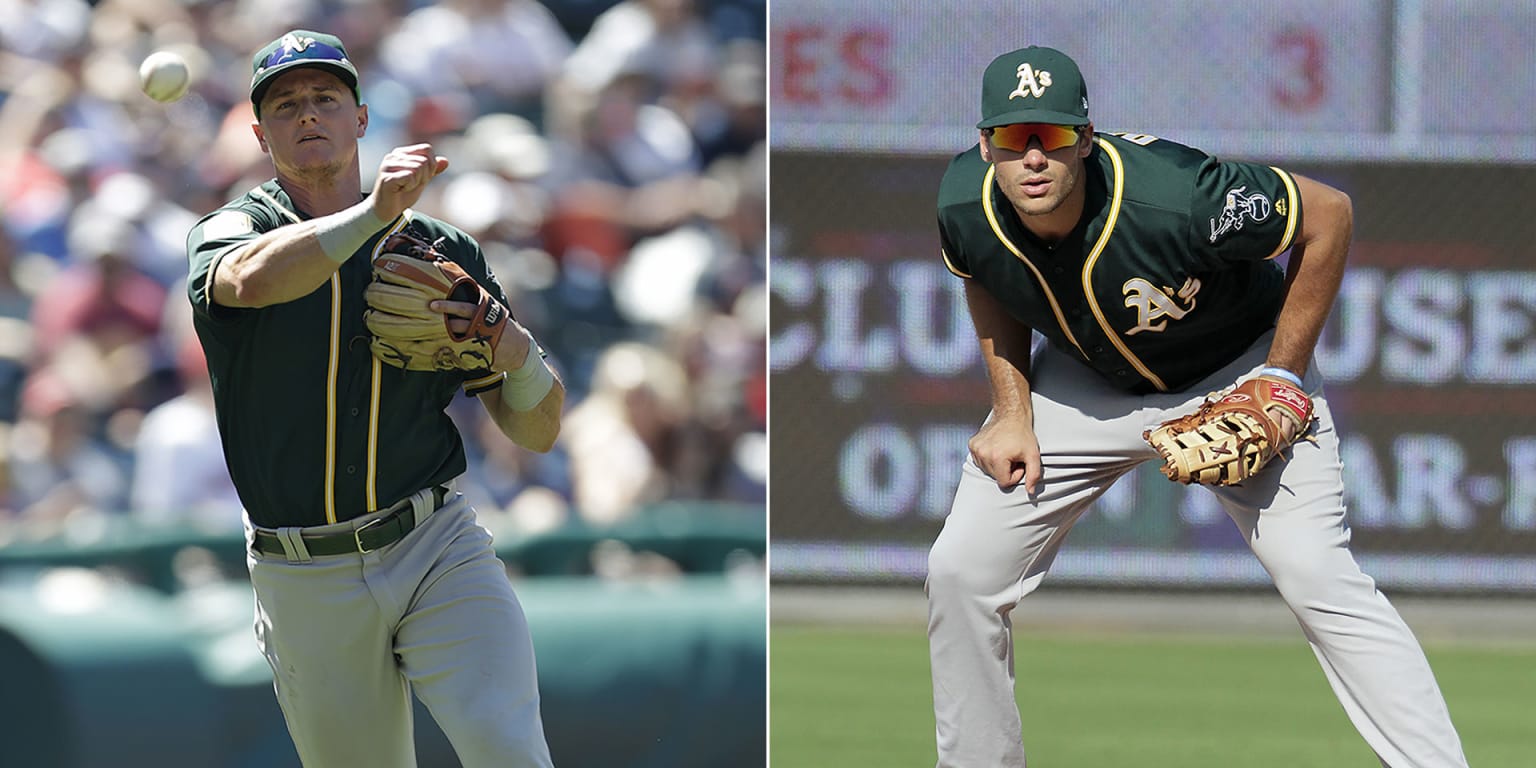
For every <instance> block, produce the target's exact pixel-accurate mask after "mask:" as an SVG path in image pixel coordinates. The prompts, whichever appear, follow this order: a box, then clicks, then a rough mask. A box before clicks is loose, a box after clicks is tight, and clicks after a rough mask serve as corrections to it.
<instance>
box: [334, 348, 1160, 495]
mask: <svg viewBox="0 0 1536 768" xmlns="http://www.w3.org/2000/svg"><path fill="white" fill-rule="evenodd" d="M1115 375H1116V376H1129V375H1131V372H1130V371H1115ZM348 471H350V470H348Z"/></svg>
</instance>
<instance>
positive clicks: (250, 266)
mask: <svg viewBox="0 0 1536 768" xmlns="http://www.w3.org/2000/svg"><path fill="white" fill-rule="evenodd" d="M388 224H389V222H387V221H384V220H382V219H380V218H379V217H378V216H377V215H375V214H374V212H373V208H372V206H371V204H370V203H369V202H367V201H365V202H362V203H359V204H358V205H356V206H353V207H351V208H348V209H346V210H343V211H340V212H338V213H334V214H331V215H329V216H322V217H320V218H317V219H311V220H309V221H303V222H298V223H295V224H290V225H288V226H285V227H280V228H278V229H274V230H272V231H270V232H267V233H265V234H263V235H262V236H261V237H258V238H256V239H255V240H253V241H251V243H250V244H248V245H246V246H245V247H243V248H241V249H239V250H237V251H235V252H234V253H231V254H230V255H229V256H227V257H226V258H225V259H224V260H223V261H221V262H220V263H219V266H218V270H217V272H216V273H215V275H214V284H213V290H214V294H213V297H214V301H216V302H218V303H219V304H221V305H223V306H227V307H265V306H271V305H273V304H282V303H284V302H288V301H292V300H294V299H297V298H299V297H301V296H307V295H308V294H309V293H310V292H312V291H314V290H315V289H316V288H319V287H320V286H321V285H322V284H324V283H325V281H327V280H329V279H330V278H331V275H333V274H335V272H336V269H337V267H339V266H341V264H342V263H344V262H345V261H346V260H347V259H348V258H351V257H352V256H353V255H354V254H355V253H356V252H357V250H358V249H360V248H362V246H363V245H364V243H366V242H367V240H368V238H369V237H372V236H373V235H374V234H376V233H377V232H378V231H379V230H382V229H384V228H385V227H386V226H388Z"/></svg>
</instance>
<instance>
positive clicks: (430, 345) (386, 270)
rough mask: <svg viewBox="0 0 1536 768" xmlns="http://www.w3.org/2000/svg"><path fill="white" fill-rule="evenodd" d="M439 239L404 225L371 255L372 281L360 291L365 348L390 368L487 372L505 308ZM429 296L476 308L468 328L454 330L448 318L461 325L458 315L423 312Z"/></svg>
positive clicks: (503, 323)
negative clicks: (368, 337) (366, 335)
mask: <svg viewBox="0 0 1536 768" xmlns="http://www.w3.org/2000/svg"><path fill="white" fill-rule="evenodd" d="M441 242H442V241H441V240H439V241H438V243H441ZM438 243H429V242H427V241H425V240H423V239H421V238H419V237H417V236H415V235H413V234H410V233H408V232H405V231H403V230H402V231H401V232H398V233H396V234H394V235H392V236H391V237H390V238H389V239H388V240H387V241H385V243H384V248H383V252H382V253H380V254H379V256H378V258H376V259H374V260H373V282H372V283H370V284H369V285H368V287H367V289H365V290H364V292H363V298H364V299H365V300H366V301H367V302H368V310H367V311H366V312H364V313H363V322H365V323H366V324H367V325H368V331H369V332H370V333H372V334H373V340H372V341H370V342H369V345H368V346H369V348H370V349H371V350H372V351H373V354H374V356H375V357H377V358H378V359H379V360H381V361H383V362H385V363H388V364H389V365H393V366H395V367H396V368H404V369H406V370H410V371H448V370H462V371H473V372H488V371H489V370H490V368H491V362H492V360H493V359H494V357H495V353H496V342H497V341H499V340H500V339H501V333H502V331H503V330H505V329H506V327H507V318H508V317H509V314H508V312H507V308H506V307H505V306H503V305H502V304H501V302H499V301H497V300H496V299H495V297H493V296H491V294H490V293H489V292H487V291H486V290H485V289H484V288H482V287H480V284H479V283H476V282H475V279H474V278H472V277H470V276H469V274H468V273H466V272H465V271H464V269H463V268H462V267H460V266H459V265H458V264H455V263H454V262H453V261H451V260H450V259H448V257H446V256H444V255H443V254H442V252H441V251H439V250H438V249H437V245H438ZM435 299H448V300H451V301H463V302H468V303H470V304H474V305H476V310H475V315H474V317H473V318H470V319H469V321H468V322H469V327H468V328H467V329H465V330H464V331H462V332H456V331H454V330H453V328H452V327H451V326H449V324H448V321H449V319H455V320H458V321H460V322H461V323H462V322H464V320H463V318H458V317H455V316H453V315H446V314H444V313H442V312H434V311H433V310H431V309H429V308H428V307H427V304H428V302H431V301H433V300H435Z"/></svg>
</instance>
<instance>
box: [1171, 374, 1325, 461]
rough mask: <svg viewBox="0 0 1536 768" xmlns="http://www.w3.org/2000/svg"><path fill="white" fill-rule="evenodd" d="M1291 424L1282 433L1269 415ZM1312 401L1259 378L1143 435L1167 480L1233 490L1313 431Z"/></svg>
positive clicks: (1286, 385)
mask: <svg viewBox="0 0 1536 768" xmlns="http://www.w3.org/2000/svg"><path fill="white" fill-rule="evenodd" d="M1271 408H1277V409H1280V410H1281V411H1282V412H1283V413H1284V414H1285V417H1294V418H1295V419H1296V428H1295V429H1286V428H1285V425H1284V424H1282V423H1281V421H1280V418H1277V417H1276V415H1275V414H1273V413H1271V412H1270V409H1271ZM1312 421H1313V416H1312V399H1311V398H1309V397H1307V393H1306V392H1303V391H1302V390H1301V388H1299V387H1297V386H1296V385H1294V384H1292V383H1290V382H1289V381H1286V380H1284V379H1279V378H1273V377H1270V376H1259V377H1257V378H1253V379H1249V380H1248V381H1245V382H1243V383H1241V384H1239V385H1237V387H1236V388H1234V389H1233V390H1232V391H1231V392H1230V393H1228V394H1227V395H1226V396H1225V397H1221V398H1219V399H1217V398H1216V397H1215V396H1214V395H1212V396H1210V397H1207V398H1206V400H1205V402H1204V403H1202V404H1201V405H1200V408H1199V409H1198V410H1196V411H1195V412H1194V413H1191V414H1189V415H1188V416H1181V417H1179V418H1177V419H1170V420H1169V421H1165V422H1163V423H1162V424H1161V425H1160V426H1158V427H1157V428H1156V429H1149V430H1147V431H1146V432H1143V433H1142V435H1141V436H1142V439H1144V440H1146V441H1147V442H1148V443H1151V444H1152V447H1153V448H1156V449H1157V452H1158V453H1159V454H1162V457H1163V461H1164V464H1163V467H1162V470H1163V474H1164V475H1167V476H1168V479H1169V480H1177V481H1179V482H1181V483H1200V484H1202V485H1236V484H1238V483H1241V482H1242V481H1244V480H1247V479H1248V478H1250V477H1253V476H1254V475H1256V474H1258V472H1259V470H1261V469H1263V468H1264V465H1265V464H1268V463H1269V460H1270V459H1273V458H1274V457H1275V456H1277V455H1278V454H1279V453H1280V452H1281V451H1283V450H1285V449H1286V448H1287V447H1289V446H1290V445H1291V443H1294V442H1295V441H1296V440H1297V439H1299V438H1301V437H1302V435H1304V434H1305V433H1306V432H1307V431H1308V430H1309V429H1310V428H1311V426H1312Z"/></svg>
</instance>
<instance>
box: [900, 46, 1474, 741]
mask: <svg viewBox="0 0 1536 768" xmlns="http://www.w3.org/2000/svg"><path fill="white" fill-rule="evenodd" d="M981 115H982V119H981V122H980V123H978V124H977V127H978V128H979V130H980V140H979V143H978V144H977V145H976V146H973V147H971V148H970V149H969V150H966V151H965V152H963V153H961V154H959V155H957V156H956V157H955V158H954V160H953V161H951V163H950V165H949V168H948V169H947V170H946V172H945V174H944V178H943V181H942V184H941V187H940V190H939V199H938V219H939V234H940V238H941V245H942V249H943V250H942V257H943V259H944V264H945V266H946V267H947V268H948V269H949V271H950V272H952V273H953V274H955V275H956V276H958V277H960V278H962V279H963V280H965V295H966V299H967V303H968V307H969V309H970V313H971V317H972V319H973V320H974V323H975V328H976V334H977V336H978V338H979V340H980V345H981V350H982V357H983V360H984V363H985V367H986V370H987V375H988V377H989V380H990V384H991V388H992V403H991V406H992V409H991V413H990V414H989V416H988V417H987V419H986V421H985V422H984V423H983V425H982V426H981V427H980V429H979V430H978V431H977V433H976V434H975V436H974V437H972V438H971V440H970V442H969V448H970V455H969V457H968V459H967V461H966V462H965V465H964V467H963V469H962V473H961V478H960V485H959V488H958V490H957V491H956V494H955V499H954V504H953V507H952V509H951V511H950V514H949V516H948V518H947V519H946V520H945V522H944V527H943V530H942V531H941V532H940V534H939V536H938V538H937V540H936V541H935V543H934V545H933V549H932V551H931V553H930V556H929V563H928V566H929V571H928V579H927V584H926V590H927V593H928V598H929V623H928V635H929V647H930V654H931V658H932V671H933V695H934V712H935V719H936V721H937V740H938V754H939V759H938V765H939V766H941V767H944V768H1000V767H1001V766H1023V765H1024V764H1025V753H1024V748H1023V745H1022V736H1021V724H1020V718H1019V711H1018V707H1017V704H1016V700H1015V698H1014V696H1015V692H1014V666H1013V653H1014V645H1013V636H1012V627H1011V624H1010V622H1009V614H1010V612H1011V611H1012V610H1013V609H1014V608H1015V607H1016V606H1017V605H1018V604H1019V602H1020V601H1021V600H1022V599H1023V598H1024V597H1025V596H1026V595H1028V594H1029V593H1030V592H1032V591H1033V590H1034V589H1035V588H1036V587H1038V586H1039V584H1040V581H1041V579H1042V578H1044V576H1045V574H1046V572H1047V570H1048V569H1049V568H1050V565H1051V561H1052V560H1053V559H1054V558H1055V556H1056V553H1057V551H1058V550H1059V549H1060V547H1061V545H1062V541H1063V539H1064V538H1065V537H1066V534H1067V532H1068V531H1069V530H1070V529H1071V527H1072V525H1073V523H1074V522H1076V521H1077V519H1078V518H1079V517H1080V516H1081V515H1082V514H1083V512H1084V511H1085V510H1086V509H1087V508H1088V506H1089V505H1090V504H1091V503H1092V502H1093V500H1094V499H1096V498H1098V497H1099V496H1100V495H1101V494H1103V493H1104V491H1105V490H1106V489H1108V488H1109V486H1110V485H1111V484H1113V483H1114V482H1115V481H1116V480H1118V479H1120V478H1121V477H1124V476H1125V475H1126V474H1127V473H1129V472H1130V471H1131V470H1132V469H1134V468H1135V467H1136V466H1138V465H1140V464H1141V463H1143V462H1145V461H1148V460H1156V459H1159V458H1163V459H1168V457H1167V456H1160V454H1159V452H1158V450H1156V449H1154V448H1153V447H1152V445H1151V444H1150V443H1149V442H1148V439H1147V438H1144V433H1148V434H1150V433H1151V432H1152V431H1154V430H1157V429H1158V428H1159V425H1161V424H1162V423H1163V422H1168V421H1172V422H1174V423H1175V424H1178V423H1181V421H1182V422H1187V421H1189V420H1191V419H1193V420H1194V421H1202V420H1204V421H1206V422H1209V421H1210V419H1209V418H1208V413H1209V407H1207V408H1204V409H1202V407H1201V406H1202V404H1203V403H1204V402H1205V399H1206V398H1205V396H1206V395H1207V393H1211V392H1227V391H1232V390H1234V388H1236V392H1234V394H1233V395H1229V396H1228V397H1227V398H1224V399H1223V403H1224V404H1222V405H1221V407H1222V408H1225V407H1228V406H1227V405H1226V404H1225V403H1232V402H1241V401H1247V400H1249V399H1250V398H1249V397H1248V396H1247V395H1242V394H1237V393H1240V392H1244V391H1245V389H1244V388H1245V387H1248V388H1255V387H1256V388H1259V389H1262V390H1263V391H1264V392H1266V393H1270V394H1273V395H1275V398H1274V399H1273V401H1272V404H1274V405H1276V406H1277V407H1275V408H1274V409H1272V410H1271V409H1264V413H1266V414H1267V415H1268V416H1269V419H1268V421H1271V422H1272V424H1269V425H1268V426H1265V427H1264V429H1265V430H1269V431H1268V432H1265V431H1262V430H1261V431H1258V432H1255V433H1254V434H1253V435H1250V436H1249V437H1247V438H1244V440H1247V441H1249V442H1256V441H1263V440H1269V441H1271V442H1273V443H1274V444H1275V445H1276V446H1277V447H1278V448H1285V446H1286V445H1287V444H1289V448H1287V449H1285V454H1286V455H1285V456H1284V457H1283V459H1282V460H1276V461H1273V462H1271V463H1269V464H1268V465H1267V466H1263V467H1262V468H1255V467H1254V466H1252V465H1251V464H1250V465H1233V466H1229V467H1227V468H1226V469H1224V470H1222V471H1223V472H1230V473H1232V474H1230V475H1221V474H1219V473H1218V474H1216V475H1201V474H1193V475H1188V476H1182V477H1180V478H1179V479H1184V480H1186V481H1191V482H1200V483H1210V485H1209V486H1208V488H1209V490H1210V491H1211V492H1212V493H1214V494H1216V496H1217V498H1219V499H1220V501H1221V504H1222V506H1223V508H1224V509H1225V510H1226V511H1227V514H1228V515H1229V516H1231V518H1232V521H1233V522H1234V523H1236V524H1237V526H1238V528H1239V529H1240V530H1241V532H1242V534H1243V536H1244V538H1245V539H1246V540H1247V542H1248V544H1249V546H1250V547H1251V548H1252V550H1253V552H1254V554H1255V555H1257V556H1258V558H1259V562H1260V563H1262V564H1263V566H1264V568H1265V569H1266V570H1267V571H1268V572H1269V574H1270V576H1271V577H1272V579H1273V580H1274V584H1275V586H1276V587H1277V588H1278V591H1279V592H1280V595H1281V597H1282V598H1283V599H1284V600H1285V601H1286V603H1287V604H1288V605H1289V606H1290V608H1291V610H1292V611H1293V612H1294V613H1295V615H1296V618H1297V620H1298V621H1299V622H1300V623H1301V626H1302V629H1303V631H1304V633H1305V635H1306V637H1307V641H1308V643H1310V645H1311V647H1312V650H1313V651H1314V652H1315V653H1316V655H1317V658H1318V661H1319V662H1320V663H1321V665H1322V668H1323V674H1324V675H1325V676H1326V677H1327V679H1328V683H1329V685H1331V686H1332V688H1333V691H1334V694H1335V695H1336V696H1337V697H1338V699H1339V702H1340V703H1342V704H1343V706H1344V710H1345V712H1346V713H1347V714H1348V716H1349V718H1350V720H1351V721H1352V722H1353V723H1354V725H1355V727H1356V729H1358V731H1359V732H1360V734H1361V736H1363V737H1364V738H1365V740H1366V742H1367V743H1368V744H1369V745H1370V747H1371V748H1372V749H1373V750H1375V752H1376V754H1377V756H1378V757H1379V758H1380V759H1381V762H1382V764H1383V765H1386V766H1391V767H1392V768H1449V767H1450V766H1466V758H1465V757H1464V756H1463V754H1462V749H1461V744H1460V741H1459V738H1458V736H1457V734H1456V731H1455V729H1454V727H1453V726H1452V724H1451V720H1450V716H1449V714H1448V712H1447V710H1446V705H1445V702H1444V700H1443V699H1442V697H1441V694H1440V690H1439V687H1438V685H1437V684H1436V682H1435V678H1434V675H1433V674H1432V672H1431V671H1430V667H1429V664H1428V662H1427V661H1426V660H1425V657H1424V654H1423V652H1422V651H1421V650H1420V648H1419V645H1418V642H1417V641H1416V640H1415V638H1414V636H1413V634H1412V633H1411V632H1410V631H1409V629H1408V627H1407V626H1406V625H1405V624H1404V623H1403V620H1402V619H1401V618H1400V617H1399V615H1398V613H1397V611H1396V610H1395V609H1394V608H1393V607H1392V605H1391V604H1390V603H1388V602H1387V599H1386V598H1385V597H1383V596H1382V594H1381V593H1380V592H1379V591H1377V589H1376V585H1375V583H1374V582H1373V581H1372V580H1371V578H1370V577H1369V576H1367V575H1365V574H1364V573H1362V572H1361V570H1360V567H1359V566H1358V565H1357V564H1356V563H1355V560H1354V558H1353V556H1352V555H1351V553H1350V549H1349V527H1348V524H1347V522H1346V520H1345V509H1344V501H1343V483H1342V481H1341V474H1342V472H1343V468H1342V466H1341V465H1340V461H1339V442H1338V435H1337V433H1336V432H1335V430H1334V424H1333V420H1332V417H1331V416H1330V414H1329V411H1328V404H1327V401H1326V398H1325V396H1324V393H1323V389H1322V378H1321V376H1319V375H1318V373H1317V372H1316V371H1315V370H1314V369H1313V368H1312V365H1311V356H1312V351H1313V347H1314V346H1315V345H1316V342H1317V339H1318V335H1319V334H1320V333H1321V330H1322V327H1323V323H1324V320H1325V319H1326V318H1327V315H1328V312H1329V308H1330V306H1331V305H1332V302H1333V299H1334V295H1335V294H1336V292H1337V291H1338V287H1339V282H1340V279H1341V275H1342V273H1343V269H1344V259H1345V253H1346V251H1347V250H1348V246H1349V240H1350V233H1351V227H1352V211H1351V206H1350V201H1349V199H1348V198H1347V197H1346V196H1345V195H1344V194H1343V193H1341V192H1339V191H1337V190H1335V189H1332V188H1330V187H1328V186H1325V185H1323V184H1321V183H1318V182H1316V181H1313V180H1310V179H1307V178H1304V177H1301V176H1297V175H1295V174H1292V173H1288V172H1286V171H1284V170H1281V169H1279V168H1272V167H1267V166H1263V165H1254V164H1248V163H1240V162H1224V161H1219V160H1217V159H1215V158H1213V157H1211V156H1209V155H1206V154H1204V153H1202V152H1200V151H1198V150H1195V149H1191V148H1189V147H1185V146H1181V145H1179V144H1176V143H1173V142H1170V141H1166V140H1163V139H1159V138H1155V137H1152V136H1146V135H1134V134H1121V135H1105V134H1096V133H1095V132H1094V130H1093V124H1092V123H1091V122H1090V121H1089V118H1088V97H1087V88H1086V86H1085V84H1084V82H1083V77H1082V74H1081V72H1080V71H1079V70H1078V67H1077V65H1076V64H1075V63H1074V62H1073V61H1072V59H1070V58H1068V57H1067V56H1066V55H1064V54H1062V53H1061V52H1059V51H1056V50H1053V49H1050V48H1043V47H1030V48H1024V49H1022V50H1016V51H1012V52H1010V53H1006V54H1003V55H1002V56H999V57H997V58H996V59H994V60H993V61H992V63H991V64H990V65H989V66H988V67H987V68H986V71H985V73H984V75H983V82H982V100H981ZM1286 250H1289V251H1290V259H1289V262H1288V267H1287V268H1286V269H1282V268H1281V267H1280V266H1279V265H1278V264H1277V263H1276V262H1275V261H1274V258H1275V257H1276V256H1278V255H1280V254H1281V253H1283V252H1285V251H1286ZM1032 332H1038V333H1039V334H1040V335H1041V336H1042V337H1043V341H1041V342H1040V343H1039V344H1038V345H1037V346H1036V348H1035V349H1034V350H1033V352H1032V350H1031V338H1032ZM1255 391H1257V389H1255ZM1215 405H1216V403H1215V401H1212V404H1211V407H1214V406H1215ZM1232 423H1233V422H1226V423H1222V424H1219V425H1217V426H1215V427H1212V426H1211V424H1210V423H1206V424H1204V425H1202V426H1201V428H1202V429H1209V430H1210V431H1211V432H1213V433H1218V434H1227V432H1228V431H1232V430H1238V429H1239V428H1238V427H1234V426H1232ZM1300 436H1305V437H1306V438H1307V439H1304V440H1297V438H1298V437H1300ZM1293 440H1294V441H1295V442H1294V443H1292V442H1291V441H1293ZM1245 445H1246V443H1245V444H1244V445H1240V446H1238V448H1239V452H1241V451H1246V450H1247V448H1246V447H1244V446H1245ZM1234 467H1235V468H1234ZM1175 469H1176V468H1175V467H1174V462H1173V461H1172V460H1169V461H1168V467H1167V468H1165V472H1169V473H1170V476H1174V475H1175V474H1176V473H1175ZM1026 685H1027V681H1026Z"/></svg>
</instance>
